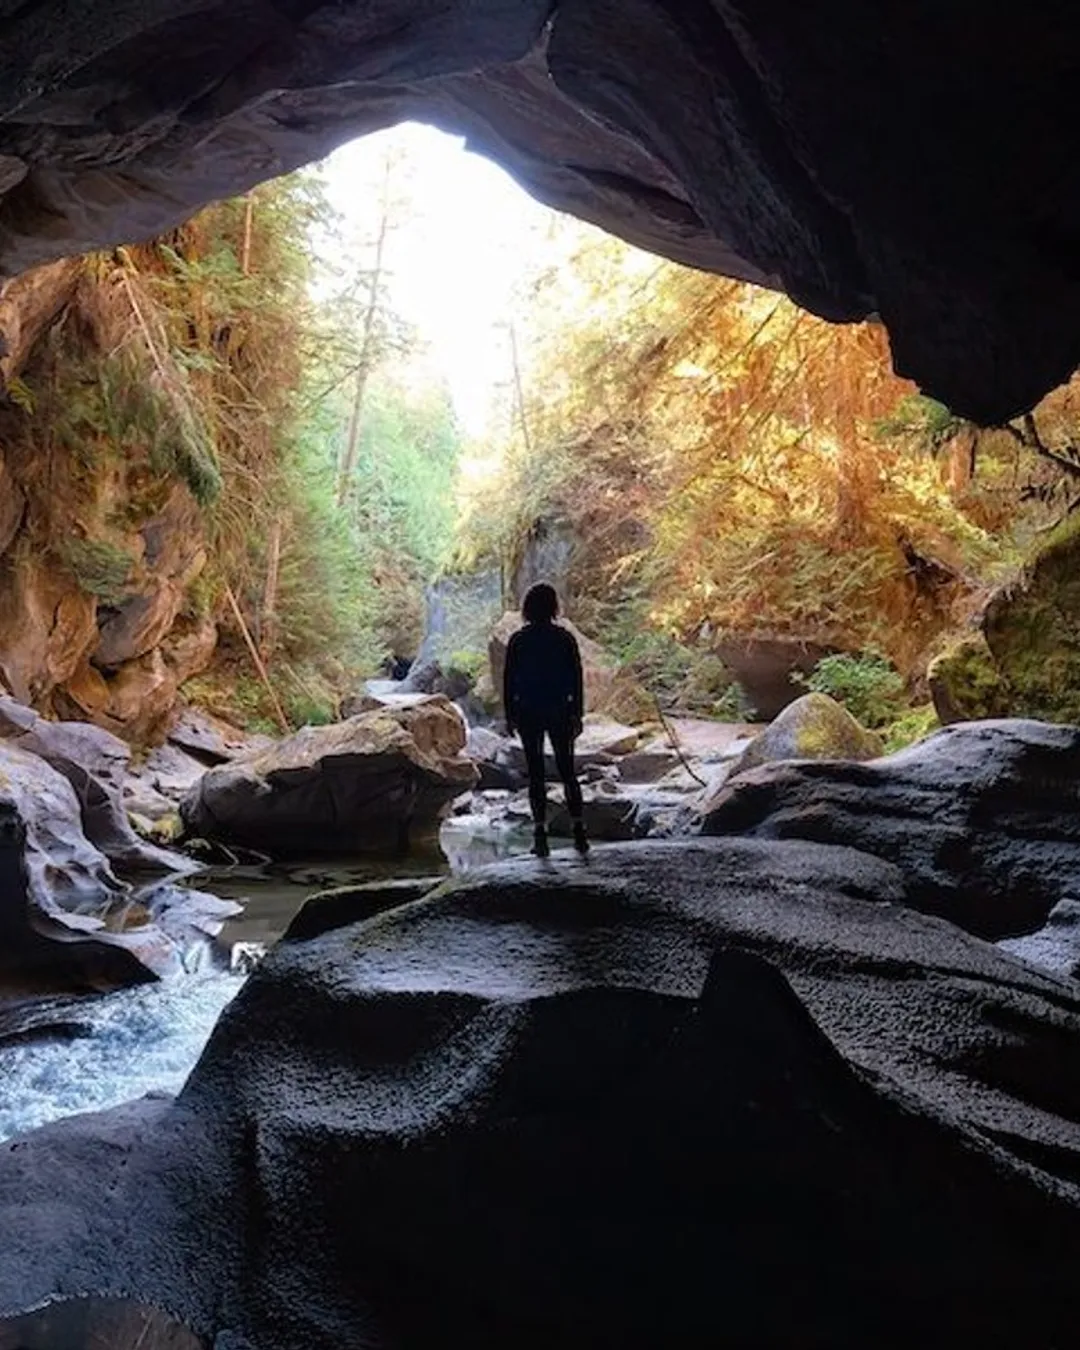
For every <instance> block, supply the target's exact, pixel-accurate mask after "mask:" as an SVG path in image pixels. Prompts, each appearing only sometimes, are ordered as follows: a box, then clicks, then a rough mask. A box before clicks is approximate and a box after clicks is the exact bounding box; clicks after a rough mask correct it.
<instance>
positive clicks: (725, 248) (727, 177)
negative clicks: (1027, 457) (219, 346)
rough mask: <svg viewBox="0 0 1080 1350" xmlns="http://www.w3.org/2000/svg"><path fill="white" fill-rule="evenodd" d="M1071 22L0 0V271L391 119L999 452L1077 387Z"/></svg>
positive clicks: (1010, 12)
mask: <svg viewBox="0 0 1080 1350" xmlns="http://www.w3.org/2000/svg"><path fill="white" fill-rule="evenodd" d="M1078 37H1080V7H1077V6H1075V5H1069V4H1065V3H1060V2H1059V3H1048V0H1028V2H1027V3H1026V4H1024V5H1023V6H1021V5H1018V4H1015V3H1009V2H1008V0H1003V2H1002V3H999V4H997V5H988V4H986V3H985V0H874V3H867V0H816V2H815V3H807V0H754V3H750V0H559V3H554V4H553V3H548V0H370V2H369V3H348V2H347V0H338V2H337V3H323V4H319V3H315V2H313V0H278V3H271V0H112V3H92V2H91V3H84V4H82V5H77V4H71V3H68V2H67V0H0V271H2V272H4V273H7V274H12V273H16V272H19V271H22V270H25V269H26V268H29V267H32V266H34V265H35V264H36V263H39V262H42V261H45V260H47V259H51V258H55V257H58V256H62V255H64V254H70V253H75V252H80V251H84V250H87V249H90V248H95V247H100V246H103V245H107V244H114V243H118V242H122V241H131V240H135V239H140V238H145V237H147V236H149V235H151V234H153V233H155V232H158V231H161V230H162V229H164V228H166V227H168V226H171V225H172V224H174V223H176V222H178V221H179V220H181V219H182V218H184V217H185V216H187V215H189V214H190V213H191V212H192V211H193V210H194V209H195V208H196V207H198V206H200V205H202V204H204V203H205V202H207V201H210V200H213V199H215V198H219V197H222V196H226V195H230V194H233V193H236V192H239V191H243V190H245V189H246V188H248V187H250V186H251V185H252V184H254V183H256V182H258V181H260V180H262V179H265V178H268V177H271V176H273V175H276V174H280V173H284V172H286V171H288V170H290V169H293V168H295V167H296V166H298V165H299V164H301V163H304V162H306V161H309V160H312V159H317V158H319V157H321V156H323V155H325V154H326V153H327V152H328V151H329V150H331V149H332V148H333V147H335V146H337V145H339V144H340V143H342V142H343V141H346V140H349V139H351V138H353V137H356V136H358V135H361V134H363V133H365V132H369V131H372V130H375V129H378V128H380V127H384V126H387V125H389V124H391V123H394V122H397V121H400V120H402V119H405V118H415V119H418V120H423V121H428V122H432V123H434V124H435V125H437V126H440V127H443V128H444V129H446V130H448V131H453V132H457V133H460V134H464V135H466V136H467V137H468V139H469V141H470V143H471V145H472V146H473V148H474V149H477V150H480V151H482V152H484V153H487V154H489V155H491V156H492V157H493V158H494V159H496V160H498V161H499V162H500V163H501V164H503V165H504V166H505V167H506V168H508V169H509V170H510V171H511V172H513V173H514V174H515V176H516V177H517V178H518V179H519V180H520V182H521V183H522V184H523V185H524V186H525V187H526V188H527V189H528V190H529V191H530V192H532V193H533V194H534V195H535V196H536V197H538V198H540V199H541V200H542V201H544V202H547V203H549V204H550V205H552V206H556V207H560V208H562V209H564V210H566V211H570V212H572V213H574V214H575V215H578V216H581V217H584V218H585V219H588V220H592V221H595V222H596V223H598V224H600V225H603V226H604V227H606V228H607V229H609V230H611V231H612V232H613V233H615V234H618V235H622V236H623V237H625V238H626V239H629V240H631V241H632V242H634V243H637V244H640V245H642V246H644V247H646V248H649V249H652V250H654V251H656V252H658V253H662V254H665V255H667V256H669V257H671V258H675V259H677V260H679V261H681V262H685V263H689V264H692V265H694V266H697V267H702V268H706V269H709V270H713V271H717V272H722V273H726V274H728V275H731V276H736V277H743V278H746V279H750V280H754V281H759V282H763V283H765V284H767V285H770V286H774V287H778V288H782V289H784V290H785V291H787V292H788V293H789V294H790V295H791V296H792V297H793V298H794V299H795V300H796V301H798V302H799V303H800V304H801V305H804V306H805V307H806V308H808V309H810V310H813V311H814V312H815V313H817V314H821V315H824V316H825V317H827V318H830V319H836V320H852V319H859V318H862V317H865V316H866V315H869V314H877V315H879V316H880V317H881V318H882V319H883V320H884V322H885V324H886V325H887V327H888V329H889V333H890V336H891V339H892V344H893V354H894V360H895V364H896V366H897V369H898V370H899V371H900V372H901V373H903V374H906V375H909V376H911V377H912V378H913V379H915V380H917V381H918V382H919V384H920V385H921V386H922V387H923V388H924V389H925V390H926V391H927V392H928V393H931V394H933V395H935V396H936V397H938V398H940V399H942V400H943V401H944V402H946V403H948V404H949V405H950V406H951V407H952V408H953V409H954V410H955V411H957V412H960V413H964V414H966V415H968V416H971V417H974V418H975V419H977V420H979V421H983V422H996V421H1001V420H1003V419H1005V418H1007V417H1010V416H1012V415H1014V414H1016V413H1017V412H1019V411H1021V410H1023V409H1025V408H1028V407H1030V406H1031V405H1033V404H1034V403H1035V402H1036V401H1037V400H1038V399H1039V398H1040V396H1041V395H1042V394H1043V393H1045V392H1046V391H1047V390H1048V389H1050V388H1052V387H1053V386H1054V385H1056V384H1058V383H1060V382H1061V381H1062V380H1064V379H1066V378H1067V377H1068V376H1069V375H1070V374H1071V372H1072V370H1073V369H1074V368H1075V366H1076V365H1077V364H1078V363H1080V170H1078V168H1077V165H1078V162H1080V161H1078V158H1077V154H1076V150H1077V141H1078V139H1080V130H1078V121H1077V117H1076V114H1075V111H1074V108H1073V104H1074V100H1075V97H1076V88H1077V74H1078V69H1077V68H1078V65H1080V44H1078V42H1077V38H1078Z"/></svg>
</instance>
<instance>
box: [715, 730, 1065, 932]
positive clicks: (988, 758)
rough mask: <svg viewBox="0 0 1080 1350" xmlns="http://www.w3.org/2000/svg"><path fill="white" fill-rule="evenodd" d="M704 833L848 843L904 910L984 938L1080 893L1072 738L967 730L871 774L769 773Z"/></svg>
mask: <svg viewBox="0 0 1080 1350" xmlns="http://www.w3.org/2000/svg"><path fill="white" fill-rule="evenodd" d="M703 809H704V826H703V828H704V831H705V833H706V834H750V835H753V836H755V837H760V838H768V839H813V840H816V841H818V842H820V843H835V844H841V843H842V844H850V845H852V846H853V847H855V848H860V849H863V850H865V851H866V852H867V853H873V854H876V855H877V856H878V857H881V858H885V859H887V860H888V861H889V862H892V863H895V864H896V865H897V866H898V867H899V868H900V869H901V871H902V872H903V874H904V880H905V886H906V889H907V894H908V902H909V903H910V904H912V905H914V906H915V907H916V908H918V909H922V910H925V911H926V912H928V913H931V914H940V915H942V916H944V917H945V918H948V919H951V920H952V921H953V923H956V924H959V925H960V926H961V927H963V928H967V929H968V930H969V931H970V932H973V933H977V934H979V935H980V936H983V937H991V938H996V937H1006V936H1009V935H1012V934H1019V933H1026V932H1031V931H1032V930H1034V929H1037V928H1039V927H1040V926H1041V925H1042V924H1043V923H1044V922H1045V921H1046V919H1047V916H1048V915H1049V913H1050V911H1051V910H1052V909H1053V907H1054V906H1055V905H1056V904H1057V903H1058V902H1059V901H1061V900H1064V899H1075V898H1077V897H1078V896H1080V729H1078V728H1076V727H1061V726H1051V725H1049V724H1048V723H1045V722H1030V721H1020V720H1015V721H1012V720H1006V721H988V722H965V723H960V724H958V725H957V726H954V727H948V728H946V729H945V730H944V731H940V732H938V733H937V734H936V735H933V736H930V737H929V738H928V739H926V740H924V741H920V742H919V743H917V744H916V745H912V746H909V747H908V748H907V749H906V750H901V751H899V752H898V753H897V754H894V755H889V756H888V757H886V758H884V759H878V760H875V761H874V762H873V763H870V764H856V763H851V762H842V761H835V760H834V761H825V762H823V763H778V764H767V765H765V766H763V767H762V768H759V769H756V770H754V771H753V772H751V773H747V774H744V775H741V776H740V777H738V778H735V779H733V780H732V781H731V782H730V783H729V784H727V785H725V786H723V787H721V788H720V790H719V791H718V792H717V793H716V794H715V796H713V797H712V798H711V799H710V800H707V801H706V802H705V804H704V808H703Z"/></svg>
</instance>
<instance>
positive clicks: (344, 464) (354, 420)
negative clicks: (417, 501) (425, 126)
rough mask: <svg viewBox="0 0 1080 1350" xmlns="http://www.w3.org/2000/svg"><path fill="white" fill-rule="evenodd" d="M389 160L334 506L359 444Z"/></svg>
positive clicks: (385, 225)
mask: <svg viewBox="0 0 1080 1350" xmlns="http://www.w3.org/2000/svg"><path fill="white" fill-rule="evenodd" d="M391 165H392V161H391V158H390V155H389V154H388V155H387V156H386V164H385V168H384V171H383V187H382V214H381V216H380V218H379V233H378V235H377V236H376V239H375V266H374V267H373V268H372V270H371V278H370V281H369V285H368V303H367V309H366V310H365V312H364V321H363V324H362V325H361V329H360V354H359V356H358V358H357V362H356V390H355V392H354V394H353V406H352V416H351V417H350V418H349V435H348V439H347V440H346V442H345V455H344V458H343V459H342V461H341V473H340V475H339V477H338V490H337V504H338V506H339V507H343V506H344V505H345V502H346V499H347V498H348V495H349V484H350V483H351V481H352V476H353V471H354V470H355V468H356V452H357V448H358V446H359V444H360V421H361V416H362V414H363V410H364V393H365V391H366V389H367V381H368V376H369V375H370V373H371V368H372V366H373V364H374V361H375V321H376V319H377V318H378V313H379V288H380V286H381V285H382V274H383V253H384V251H385V248H386V235H387V232H388V230H389V228H390V170H391Z"/></svg>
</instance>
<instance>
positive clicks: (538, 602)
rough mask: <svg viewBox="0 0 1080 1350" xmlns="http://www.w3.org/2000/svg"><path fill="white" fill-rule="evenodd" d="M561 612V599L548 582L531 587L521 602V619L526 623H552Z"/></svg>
mask: <svg viewBox="0 0 1080 1350" xmlns="http://www.w3.org/2000/svg"><path fill="white" fill-rule="evenodd" d="M558 612H559V597H558V596H557V595H556V594H555V587H554V586H549V585H548V584H547V582H546V581H539V582H537V584H536V585H535V586H530V587H529V589H528V590H527V591H526V592H525V599H524V600H523V601H522V602H521V617H522V618H523V619H524V620H525V622H526V623H550V622H551V621H552V619H554V618H555V616H556V615H557V614H558Z"/></svg>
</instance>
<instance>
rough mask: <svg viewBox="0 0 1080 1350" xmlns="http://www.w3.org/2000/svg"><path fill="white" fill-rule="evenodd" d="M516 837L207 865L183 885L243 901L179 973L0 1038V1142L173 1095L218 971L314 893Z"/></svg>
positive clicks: (502, 847) (223, 976)
mask: <svg viewBox="0 0 1080 1350" xmlns="http://www.w3.org/2000/svg"><path fill="white" fill-rule="evenodd" d="M528 842H529V838H528V836H527V835H526V834H525V833H523V832H521V831H520V830H506V829H501V830H500V829H493V828H491V827H485V825H484V824H483V823H482V822H479V821H477V820H476V819H475V818H469V820H467V821H455V820H451V821H448V822H447V824H446V825H445V826H444V827H443V832H442V836H441V840H440V843H441V850H440V851H432V852H428V853H417V854H413V855H410V856H409V857H407V858H404V859H397V860H395V861H393V862H379V861H372V860H371V859H364V860H359V861H356V862H348V861H344V862H341V861H339V862H335V863H334V864H333V865H327V864H326V863H323V862H319V863H308V864H304V863H292V864H289V865H288V866H285V865H280V866H270V867H265V868H251V867H236V868H228V869H217V870H212V871H208V872H205V873H201V874H199V875H198V876H196V877H193V878H191V882H192V885H193V886H195V887H197V888H198V889H200V890H205V891H212V892H213V893H214V894H216V895H220V896H222V897H225V898H228V899H235V900H240V901H242V902H243V904H244V910H243V913H242V914H239V915H237V917H236V918H234V919H231V920H230V921H229V922H228V923H227V924H226V925H225V927H224V929H223V930H222V932H221V935H220V938H219V940H218V941H217V943H216V944H215V951H214V953H211V952H210V951H207V952H206V954H205V959H204V960H203V961H202V962H201V963H197V964H196V967H195V968H194V969H193V970H192V971H191V973H189V974H188V975H186V976H184V977H182V978H177V979H172V980H168V981H163V982H161V983H158V984H147V985H139V986H138V987H137V988H134V989H124V990H120V991H118V992H116V993H113V994H105V995H102V996H100V997H92V998H66V999H52V1000H45V1001H42V1002H41V1004H40V1005H39V1007H38V1008H37V1012H38V1013H39V1014H40V1015H41V1020H42V1021H44V1022H46V1023H49V1022H51V1023H52V1024H53V1025H54V1027H55V1026H56V1025H57V1024H60V1026H61V1027H62V1028H63V1029H64V1030H63V1031H62V1034H60V1035H46V1036H45V1037H44V1038H31V1039H27V1040H24V1041H21V1042H17V1043H14V1044H7V1045H4V1044H3V1040H2V1038H0V1140H3V1139H7V1138H10V1137H11V1136H12V1135H15V1134H21V1133H22V1132H24V1131H25V1130H30V1129H34V1128H36V1127H37V1126H39V1125H44V1124H47V1123H48V1122H49V1121H51V1120H56V1119H59V1118H60V1117H61V1116H68V1115H73V1114H75V1113H77V1112H80V1111H98V1110H102V1109H104V1108H105V1107H108V1106H113V1105H115V1104H117V1103H118V1102H122V1101H127V1100H130V1099H131V1098H133V1097H139V1096H143V1095H144V1094H146V1093H148V1092H167V1093H175V1092H177V1091H178V1090H179V1089H180V1087H181V1086H182V1085H183V1082H184V1080H185V1078H186V1077H187V1075H188V1073H189V1072H190V1071H191V1068H192V1066H193V1065H194V1063H195V1061H196V1059H198V1057H199V1054H200V1053H201V1051H202V1048H203V1046H204V1045H205V1044H206V1041H207V1038H208V1037H209V1035H210V1032H211V1031H212V1029H213V1026H214V1023H215V1022H216V1021H217V1019H218V1016H219V1015H220V1013H221V1011H222V1009H223V1008H224V1007H225V1006H226V1005H227V1004H228V1003H229V1002H230V1000H231V999H233V998H234V997H235V996H236V994H237V993H238V992H239V990H240V988H241V986H242V985H243V983H244V979H245V975H244V974H243V973H238V972H234V971H233V970H230V969H229V964H230V955H231V956H232V957H233V958H234V959H235V958H240V960H241V963H242V961H243V958H244V956H245V954H246V953H248V952H257V951H259V950H261V949H263V948H265V947H267V946H270V945H272V944H273V942H274V941H275V940H276V939H277V938H278V937H279V936H280V935H281V933H282V932H283V931H284V930H285V928H286V927H287V926H288V923H289V920H290V919H291V918H292V917H293V915H294V914H295V913H296V911H297V910H298V909H299V908H300V906H301V905H302V904H303V903H304V901H305V900H306V899H307V898H308V897H309V896H311V895H314V894H315V893H316V892H317V891H321V890H326V889H327V888H328V887H331V886H344V885H349V884H356V883H358V882H363V881H373V880H379V879H388V878H391V877H405V876H430V875H433V874H435V873H444V872H450V871H451V870H452V871H454V872H460V871H465V870H468V869H469V868H471V867H475V866H479V865H480V864H482V863H485V862H489V861H491V860H492V859H494V858H497V857H500V856H506V855H508V854H512V853H518V852H524V851H525V849H526V848H527V847H528Z"/></svg>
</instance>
